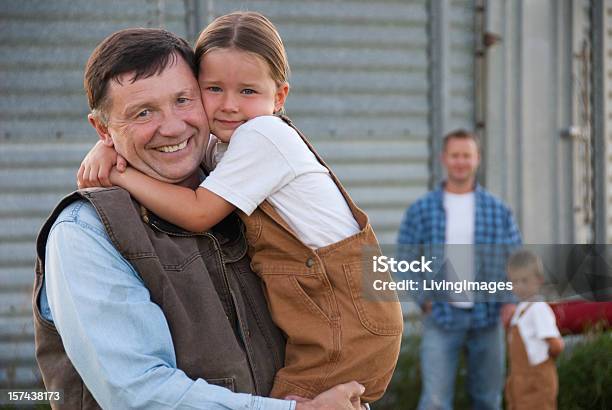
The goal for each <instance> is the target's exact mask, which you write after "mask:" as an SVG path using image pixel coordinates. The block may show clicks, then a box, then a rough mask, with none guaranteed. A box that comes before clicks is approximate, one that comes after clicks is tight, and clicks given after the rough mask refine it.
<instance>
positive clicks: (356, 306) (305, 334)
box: [79, 12, 403, 402]
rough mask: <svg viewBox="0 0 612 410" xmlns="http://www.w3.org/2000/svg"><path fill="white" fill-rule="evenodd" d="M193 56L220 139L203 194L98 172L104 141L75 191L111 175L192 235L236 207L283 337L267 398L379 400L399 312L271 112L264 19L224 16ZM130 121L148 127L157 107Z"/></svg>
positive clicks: (337, 201) (395, 350) (370, 239)
mask: <svg viewBox="0 0 612 410" xmlns="http://www.w3.org/2000/svg"><path fill="white" fill-rule="evenodd" d="M195 52H196V58H197V60H198V66H199V76H198V82H199V84H200V90H201V92H202V100H203V102H204V107H205V110H206V113H207V116H208V121H209V126H210V130H211V133H212V134H213V135H214V136H215V137H216V138H217V139H218V140H219V142H220V143H219V144H218V145H217V147H216V153H217V155H216V158H217V160H218V164H216V167H215V168H214V170H212V172H210V175H209V176H208V177H207V178H206V179H205V180H204V181H203V182H202V184H201V185H200V187H199V188H198V189H197V190H196V191H195V192H194V191H193V190H190V189H187V188H184V187H179V186H176V185H171V184H165V183H163V182H160V181H157V180H154V179H152V178H150V177H148V176H146V175H144V174H142V173H140V172H138V171H137V170H135V169H134V168H130V167H128V168H127V169H126V170H125V171H124V172H122V173H119V172H117V171H116V170H115V169H112V170H111V167H110V166H109V167H107V169H104V166H101V165H100V164H114V163H115V162H116V157H117V154H116V153H115V152H114V150H112V149H110V148H109V147H104V146H101V145H100V144H98V145H97V146H96V147H95V148H94V149H93V150H92V152H90V154H88V156H87V157H86V159H85V160H84V161H83V165H82V166H81V170H80V171H79V176H80V186H81V187H83V186H91V185H99V182H97V181H96V180H95V177H94V180H86V181H83V178H82V176H83V175H85V176H87V175H94V174H95V175H99V176H100V177H104V174H105V173H106V175H108V173H109V172H110V181H111V182H112V183H113V184H115V185H119V186H121V187H123V188H124V189H126V190H128V191H129V192H130V193H131V194H132V196H133V197H135V198H136V199H137V200H138V201H139V202H140V203H141V204H142V205H144V206H145V207H146V208H148V209H149V210H151V211H152V212H154V213H155V214H157V215H158V216H160V217H162V218H164V219H166V220H168V221H170V222H172V223H174V224H175V225H178V226H180V227H181V228H183V229H186V230H188V231H196V232H199V231H206V230H208V229H210V228H211V227H212V226H214V225H216V224H217V223H218V222H220V221H221V220H222V219H223V218H225V217H226V216H227V215H228V214H229V213H230V212H232V211H234V210H235V209H237V210H238V214H239V215H240V217H241V219H242V220H243V222H244V224H245V226H246V230H247V235H246V236H247V240H248V242H249V253H250V256H251V266H252V268H253V270H254V271H255V272H257V273H258V274H259V275H260V277H261V278H262V281H263V283H264V287H265V290H266V296H267V299H268V305H269V307H270V311H271V313H272V318H273V319H274V321H275V323H276V324H277V326H279V327H280V328H281V329H282V330H283V331H284V332H285V334H286V336H287V345H286V354H285V367H283V368H282V369H280V370H279V371H278V373H277V375H276V378H275V381H274V387H273V389H272V392H271V394H270V395H271V396H272V397H277V398H283V397H285V396H287V395H298V396H302V397H305V398H313V397H314V396H316V395H317V394H318V393H320V392H322V391H325V390H327V389H328V388H330V387H333V386H335V385H337V384H339V383H343V382H348V381H351V380H356V381H358V382H359V383H361V384H362V385H364V386H365V388H366V390H365V393H364V394H363V396H362V401H364V402H372V401H374V400H377V399H378V398H380V397H381V396H382V395H383V393H384V391H385V389H386V387H387V385H388V383H389V381H390V379H391V375H392V374H393V370H394V368H395V364H396V361H397V357H398V354H399V347H400V341H401V334H402V325H403V320H402V313H401V309H400V305H399V302H398V301H397V296H396V295H395V294H394V293H393V294H392V295H391V296H392V297H393V298H392V299H391V300H387V301H374V300H369V299H368V298H366V297H364V293H363V292H364V291H365V289H363V286H364V283H365V282H364V281H363V265H364V263H363V262H364V261H363V259H364V256H365V254H364V250H366V249H372V248H374V249H376V251H377V252H380V250H379V247H378V242H377V240H376V237H375V235H374V232H373V230H372V228H371V226H370V224H369V222H368V217H367V215H366V214H365V213H364V212H363V211H362V210H360V209H359V208H358V207H357V206H356V205H355V204H354V202H353V201H352V199H351V198H350V197H349V195H348V194H347V192H346V191H345V190H344V188H343V187H342V185H341V184H340V182H339V181H338V180H337V179H336V177H335V175H334V174H333V173H332V172H331V170H330V169H329V168H328V167H327V166H326V165H325V163H324V162H323V161H322V160H321V159H320V158H319V157H318V155H317V154H316V152H315V151H314V149H313V148H312V146H310V144H309V143H308V141H307V140H306V139H305V137H304V136H303V135H302V134H301V133H300V132H299V131H298V130H297V129H296V128H295V127H294V126H293V125H292V123H291V122H290V121H289V120H288V119H287V118H285V117H279V116H277V115H275V114H278V113H279V112H282V109H283V104H284V103H285V99H286V97H287V95H288V92H289V84H288V82H287V80H288V73H289V66H288V63H287V59H286V54H285V49H284V46H283V43H282V40H281V38H280V36H279V34H278V32H277V30H276V28H275V27H274V26H273V25H272V23H271V22H270V21H269V20H268V19H266V18H265V17H264V16H262V15H261V14H259V13H252V12H235V13H231V14H228V15H225V16H222V17H219V18H217V19H216V20H215V21H213V22H212V23H211V24H210V25H209V26H208V27H207V28H206V29H205V30H204V31H203V32H202V33H201V35H200V37H199V39H198V41H197V43H196V50H195ZM137 115H138V120H139V121H150V122H151V124H152V126H154V124H155V121H156V113H155V110H154V109H149V108H148V107H143V108H142V109H141V112H139V113H138V114H137ZM172 144H174V145H172ZM187 145H188V143H185V142H183V141H177V142H172V141H170V140H169V142H168V146H167V147H160V149H158V150H157V151H159V152H160V153H159V154H160V155H162V154H167V155H180V150H181V149H185V148H186V146H187ZM161 148H163V149H161ZM211 151H212V150H211V149H210V147H209V149H208V150H207V152H211ZM220 154H223V155H222V156H221V155H220ZM156 155H158V154H156ZM208 157H209V158H210V156H208ZM213 157H214V155H213ZM92 168H94V169H95V172H92V171H91V169H92ZM99 169H100V170H101V171H102V172H99V171H98V170H99ZM101 179H102V178H101ZM370 260H371V256H370ZM368 266H369V265H368ZM247 337H248V336H247Z"/></svg>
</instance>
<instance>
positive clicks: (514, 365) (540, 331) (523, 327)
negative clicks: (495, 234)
mask: <svg viewBox="0 0 612 410" xmlns="http://www.w3.org/2000/svg"><path fill="white" fill-rule="evenodd" d="M508 277H509V278H510V280H511V281H512V285H513V292H514V294H515V295H516V296H518V297H519V298H520V299H521V302H520V303H519V305H518V306H517V308H516V311H515V313H514V316H513V317H512V320H511V322H510V329H509V331H508V355H509V363H510V373H509V376H508V380H507V382H506V402H507V403H506V404H507V409H510V410H522V409H538V410H540V409H556V408H557V391H558V381H557V368H556V366H555V362H554V358H555V357H557V356H558V355H559V354H560V353H561V352H562V351H563V339H562V338H561V335H560V333H559V329H557V325H556V321H555V315H554V313H553V311H552V309H551V308H550V306H548V304H547V303H545V302H542V301H540V300H541V299H542V297H541V296H539V294H538V292H539V290H540V287H541V286H542V283H543V282H544V268H543V266H542V261H541V260H540V258H539V257H538V256H537V255H535V254H533V253H532V252H530V251H527V250H520V251H517V252H516V253H514V254H512V255H511V256H510V258H509V259H508Z"/></svg>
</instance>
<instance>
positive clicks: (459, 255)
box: [444, 191, 476, 309]
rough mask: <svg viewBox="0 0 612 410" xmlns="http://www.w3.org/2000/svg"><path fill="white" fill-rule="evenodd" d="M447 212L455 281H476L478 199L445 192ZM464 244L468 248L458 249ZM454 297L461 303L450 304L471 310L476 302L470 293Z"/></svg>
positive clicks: (471, 194)
mask: <svg viewBox="0 0 612 410" xmlns="http://www.w3.org/2000/svg"><path fill="white" fill-rule="evenodd" d="M444 211H445V212H446V245H450V246H446V249H445V256H446V259H447V260H448V261H449V262H450V263H451V266H452V268H453V270H452V272H453V273H454V275H456V276H454V277H451V278H450V279H452V280H458V281H461V280H464V279H465V280H468V281H472V280H474V248H473V246H471V245H473V244H474V223H475V221H474V220H475V217H476V199H475V196H474V192H468V193H465V194H453V193H451V192H446V191H444ZM459 245H465V246H459ZM451 296H454V297H456V298H457V299H460V300H461V301H450V304H452V305H453V306H455V307H458V308H463V309H469V308H471V307H473V306H474V302H467V301H465V300H466V299H471V300H473V295H472V294H471V292H463V293H461V294H459V295H456V294H455V293H453V294H451Z"/></svg>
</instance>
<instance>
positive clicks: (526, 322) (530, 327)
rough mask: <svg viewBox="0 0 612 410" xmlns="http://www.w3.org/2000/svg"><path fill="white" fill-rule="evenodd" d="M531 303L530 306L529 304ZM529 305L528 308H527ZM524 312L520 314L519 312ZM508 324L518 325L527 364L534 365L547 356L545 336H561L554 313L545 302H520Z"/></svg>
mask: <svg viewBox="0 0 612 410" xmlns="http://www.w3.org/2000/svg"><path fill="white" fill-rule="evenodd" d="M530 304H531V306H529V305H530ZM527 307H529V309H527ZM525 309H527V311H525V313H524V314H523V315H522V316H521V313H522V312H523V311H524V310H525ZM510 325H516V326H518V331H519V334H520V335H521V339H523V344H524V345H525V350H526V351H527V358H528V359H529V364H531V365H532V366H536V365H538V364H540V363H542V362H544V361H546V360H547V359H548V357H549V355H548V348H549V346H548V343H546V340H545V339H546V338H549V337H561V334H560V333H559V329H558V328H557V322H556V320H555V314H554V313H553V310H552V309H551V308H550V306H548V304H547V303H545V302H520V303H519V304H518V306H517V308H516V311H515V312H514V316H512V320H511V322H510Z"/></svg>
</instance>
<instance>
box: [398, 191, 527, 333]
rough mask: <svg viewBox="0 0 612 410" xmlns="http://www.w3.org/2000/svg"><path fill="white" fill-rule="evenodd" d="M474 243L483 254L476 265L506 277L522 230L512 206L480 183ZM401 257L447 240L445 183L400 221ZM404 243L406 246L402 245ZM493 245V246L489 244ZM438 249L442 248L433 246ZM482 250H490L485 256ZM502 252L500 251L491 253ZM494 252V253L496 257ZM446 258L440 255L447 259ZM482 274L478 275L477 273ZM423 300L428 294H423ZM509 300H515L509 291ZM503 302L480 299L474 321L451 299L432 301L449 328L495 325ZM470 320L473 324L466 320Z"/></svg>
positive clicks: (437, 317) (435, 315)
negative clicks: (509, 258)
mask: <svg viewBox="0 0 612 410" xmlns="http://www.w3.org/2000/svg"><path fill="white" fill-rule="evenodd" d="M474 194H475V212H476V215H475V218H474V224H475V226H474V245H476V249H477V252H480V253H481V255H480V256H481V258H480V260H478V255H477V261H476V266H479V267H481V269H482V270H485V271H486V274H487V277H489V278H492V277H494V278H495V279H497V280H506V273H505V261H506V258H507V256H508V254H509V253H510V252H511V251H512V250H514V249H516V248H517V247H518V246H519V245H520V244H521V234H520V232H519V229H518V227H517V225H516V222H515V221H514V218H513V217H512V212H511V211H510V209H509V208H508V207H507V206H506V205H505V204H504V203H503V202H502V201H501V200H500V199H498V198H496V197H495V196H493V195H492V194H490V193H489V192H487V191H486V190H484V189H483V188H482V187H481V186H480V185H478V184H476V187H475V190H474ZM397 242H398V245H400V246H399V248H398V258H399V259H411V258H412V257H413V256H414V255H406V253H409V252H412V251H413V250H414V246H415V245H444V243H445V242H446V212H445V210H444V185H443V184H441V185H440V186H438V188H437V189H435V190H433V191H431V192H429V193H428V194H426V195H425V196H423V197H421V198H419V199H418V200H417V201H415V202H414V203H413V204H412V205H411V206H410V207H409V208H408V209H407V210H406V213H405V215H404V219H403V220H402V223H401V225H400V230H399V236H398V240H397ZM402 245H403V246H402ZM487 245H493V246H487ZM431 249H433V250H434V252H435V251H436V250H437V249H442V247H440V246H432V247H431ZM482 253H487V255H485V257H482V256H483V255H482ZM493 253H500V254H499V255H491V254H493ZM492 256H493V257H492ZM443 259H444V258H440V260H443ZM476 277H478V276H476ZM419 298H420V300H419V302H423V301H424V295H422V294H421V295H419ZM508 298H509V300H508V301H514V299H513V297H512V295H508ZM500 307H501V303H499V302H477V303H475V304H474V307H473V309H472V315H471V321H470V322H461V321H458V320H456V318H455V316H456V313H455V310H456V309H457V308H455V307H453V306H452V305H450V304H449V303H447V302H441V301H438V302H434V303H433V304H432V312H431V314H432V318H433V319H434V320H435V321H436V323H438V324H439V325H441V326H443V327H445V328H447V329H457V328H462V327H464V326H470V327H475V328H481V327H486V326H491V325H494V324H496V323H497V322H498V320H499V311H500ZM465 323H469V324H467V325H466V324H465Z"/></svg>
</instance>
